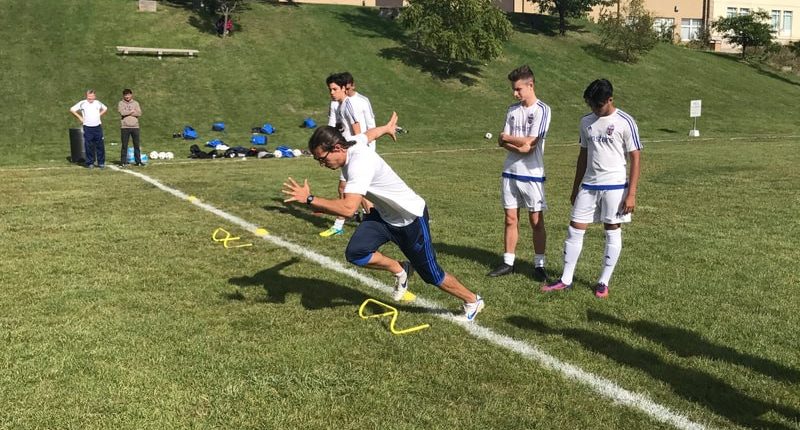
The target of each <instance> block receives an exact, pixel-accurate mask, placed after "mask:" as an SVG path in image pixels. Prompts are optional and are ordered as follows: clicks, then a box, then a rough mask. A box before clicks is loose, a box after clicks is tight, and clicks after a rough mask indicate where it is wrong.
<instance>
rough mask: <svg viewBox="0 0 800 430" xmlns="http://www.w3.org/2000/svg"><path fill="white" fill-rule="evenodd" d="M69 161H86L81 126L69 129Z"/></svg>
mask: <svg viewBox="0 0 800 430" xmlns="http://www.w3.org/2000/svg"><path fill="white" fill-rule="evenodd" d="M69 161H71V162H73V163H85V162H86V150H85V149H84V146H83V128H71V129H69Z"/></svg>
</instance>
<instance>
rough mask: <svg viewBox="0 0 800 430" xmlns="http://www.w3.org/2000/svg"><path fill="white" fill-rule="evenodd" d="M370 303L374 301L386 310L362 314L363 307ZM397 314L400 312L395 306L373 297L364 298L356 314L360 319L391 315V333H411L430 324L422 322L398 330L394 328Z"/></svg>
mask: <svg viewBox="0 0 800 430" xmlns="http://www.w3.org/2000/svg"><path fill="white" fill-rule="evenodd" d="M370 303H375V304H376V305H378V306H381V307H383V308H384V309H387V311H386V312H383V313H380V314H373V315H365V314H364V308H366V307H367V305H368V304H370ZM399 314H400V312H398V311H397V308H395V307H393V306H389V305H387V304H386V303H383V302H379V301H377V300H375V299H367V300H364V303H362V304H361V307H359V308H358V316H360V317H361V319H367V318H378V317H385V316H389V315H391V316H392V320H391V321H390V322H389V330H391V331H392V334H408V333H413V332H415V331H419V330H423V329H426V328H428V327H430V326H431V325H430V324H422V325H418V326H415V327H409V328H407V329H403V330H398V329H396V328H395V326H394V324H395V323H396V322H397V316H398V315H399Z"/></svg>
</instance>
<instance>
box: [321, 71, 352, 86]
mask: <svg viewBox="0 0 800 430" xmlns="http://www.w3.org/2000/svg"><path fill="white" fill-rule="evenodd" d="M330 84H336V85H338V86H340V87H342V88H344V87H345V86H346V85H347V80H345V78H344V76H342V74H341V73H331V74H330V76H328V78H327V79H325V85H330Z"/></svg>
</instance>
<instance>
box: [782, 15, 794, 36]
mask: <svg viewBox="0 0 800 430" xmlns="http://www.w3.org/2000/svg"><path fill="white" fill-rule="evenodd" d="M781 36H789V37H791V36H792V11H790V10H785V11H783V31H781Z"/></svg>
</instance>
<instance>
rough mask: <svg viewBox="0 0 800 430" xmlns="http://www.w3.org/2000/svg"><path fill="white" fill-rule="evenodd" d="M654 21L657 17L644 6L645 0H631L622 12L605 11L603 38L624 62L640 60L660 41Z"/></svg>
mask: <svg viewBox="0 0 800 430" xmlns="http://www.w3.org/2000/svg"><path fill="white" fill-rule="evenodd" d="M653 23H654V19H653V16H652V15H651V14H650V12H648V11H647V10H646V9H645V8H644V0H631V2H630V4H628V6H626V7H625V8H624V9H623V10H622V11H620V12H606V11H604V12H602V13H601V15H600V21H599V24H600V41H601V43H602V44H603V46H605V47H606V48H607V49H609V50H611V51H613V52H614V53H615V54H616V55H617V56H618V57H619V58H620V59H622V61H625V62H628V63H633V62H636V61H637V60H638V59H639V57H640V56H641V55H643V54H645V53H647V52H649V51H650V50H651V49H653V47H654V46H656V43H658V33H656V31H655V30H653Z"/></svg>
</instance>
